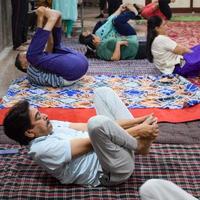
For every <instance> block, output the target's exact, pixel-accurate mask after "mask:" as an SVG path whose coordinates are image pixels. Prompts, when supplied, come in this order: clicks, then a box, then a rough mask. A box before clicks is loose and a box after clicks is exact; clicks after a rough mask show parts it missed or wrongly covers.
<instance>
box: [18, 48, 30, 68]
mask: <svg viewBox="0 0 200 200" xmlns="http://www.w3.org/2000/svg"><path fill="white" fill-rule="evenodd" d="M19 60H20V63H21V66H22V68H23V69H27V68H28V66H29V62H28V60H27V58H26V52H23V53H20V55H19Z"/></svg>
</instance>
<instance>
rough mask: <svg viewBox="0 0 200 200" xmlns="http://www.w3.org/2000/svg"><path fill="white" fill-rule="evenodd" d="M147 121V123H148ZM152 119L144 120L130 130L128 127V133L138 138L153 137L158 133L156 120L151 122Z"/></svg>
mask: <svg viewBox="0 0 200 200" xmlns="http://www.w3.org/2000/svg"><path fill="white" fill-rule="evenodd" d="M148 123H149V124H148ZM151 123H152V120H149V121H145V123H141V124H139V125H137V126H134V127H133V128H132V129H131V131H130V129H129V133H130V134H131V135H132V136H133V137H139V138H150V139H152V140H153V139H155V138H156V137H157V136H158V134H159V129H158V124H157V122H153V124H151Z"/></svg>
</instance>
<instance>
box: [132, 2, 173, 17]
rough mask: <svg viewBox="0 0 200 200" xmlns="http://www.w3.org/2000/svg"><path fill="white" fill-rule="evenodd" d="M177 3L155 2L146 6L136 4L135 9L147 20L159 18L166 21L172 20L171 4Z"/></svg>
mask: <svg viewBox="0 0 200 200" xmlns="http://www.w3.org/2000/svg"><path fill="white" fill-rule="evenodd" d="M175 1H176V0H155V1H153V2H152V3H149V4H147V5H146V6H141V5H138V4H135V7H137V9H138V11H139V13H140V15H141V16H142V17H143V18H145V19H148V18H149V17H152V16H159V17H161V18H162V19H164V20H170V19H171V17H172V11H171V8H170V6H169V4H170V3H174V2H175Z"/></svg>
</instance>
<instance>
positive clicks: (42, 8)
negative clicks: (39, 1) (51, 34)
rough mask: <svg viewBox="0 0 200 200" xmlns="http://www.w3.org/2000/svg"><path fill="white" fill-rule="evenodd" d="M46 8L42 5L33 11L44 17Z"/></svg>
mask: <svg viewBox="0 0 200 200" xmlns="http://www.w3.org/2000/svg"><path fill="white" fill-rule="evenodd" d="M45 10H46V8H45V7H44V6H40V7H39V8H37V9H36V10H35V13H36V15H37V16H38V17H44V14H45Z"/></svg>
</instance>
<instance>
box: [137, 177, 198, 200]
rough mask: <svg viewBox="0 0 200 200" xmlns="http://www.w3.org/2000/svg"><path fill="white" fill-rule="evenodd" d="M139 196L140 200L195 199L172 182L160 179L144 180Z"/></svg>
mask: <svg viewBox="0 0 200 200" xmlns="http://www.w3.org/2000/svg"><path fill="white" fill-rule="evenodd" d="M140 197H141V199H142V200H197V199H196V198H195V197H193V196H192V195H191V194H189V193H187V192H186V191H184V190H183V189H181V188H180V187H178V186H177V185H175V184H174V183H172V182H170V181H167V180H161V179H150V180H148V181H147V182H145V183H144V184H143V185H142V186H141V187H140Z"/></svg>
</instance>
